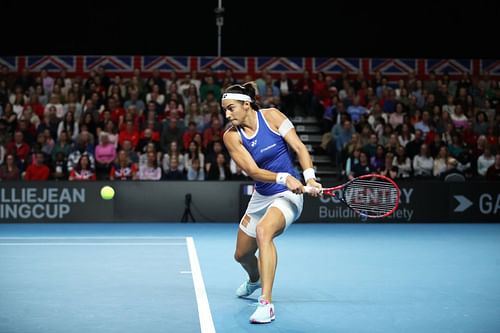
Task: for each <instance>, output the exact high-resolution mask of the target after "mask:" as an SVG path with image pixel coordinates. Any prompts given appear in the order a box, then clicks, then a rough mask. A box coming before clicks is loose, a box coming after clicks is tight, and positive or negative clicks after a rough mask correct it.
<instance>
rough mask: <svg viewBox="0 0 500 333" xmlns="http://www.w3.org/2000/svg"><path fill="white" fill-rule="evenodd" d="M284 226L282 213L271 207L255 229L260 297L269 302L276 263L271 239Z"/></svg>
mask: <svg viewBox="0 0 500 333" xmlns="http://www.w3.org/2000/svg"><path fill="white" fill-rule="evenodd" d="M285 226H286V220H285V216H284V215H283V213H282V211H281V210H280V209H279V208H277V207H272V206H271V207H269V209H268V210H267V212H266V214H265V215H264V216H263V217H262V219H261V221H260V222H259V224H258V225H257V228H256V234H257V245H258V248H259V271H260V279H261V284H262V296H263V297H264V298H265V299H266V300H267V301H269V302H271V300H272V288H273V283H274V277H275V274H276V265H277V263H278V255H277V251H276V247H275V246H274V242H273V238H274V237H276V236H278V235H279V234H281V233H282V232H283V231H284V230H285Z"/></svg>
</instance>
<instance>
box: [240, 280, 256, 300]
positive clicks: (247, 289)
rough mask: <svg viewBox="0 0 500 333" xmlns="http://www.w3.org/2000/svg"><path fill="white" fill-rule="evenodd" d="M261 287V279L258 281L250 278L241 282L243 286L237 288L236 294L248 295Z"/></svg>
mask: <svg viewBox="0 0 500 333" xmlns="http://www.w3.org/2000/svg"><path fill="white" fill-rule="evenodd" d="M259 288H261V285H260V280H258V281H257V282H250V279H248V280H246V281H245V282H243V283H242V284H241V286H239V287H238V289H236V296H238V297H246V296H250V295H252V294H253V292H254V291H256V290H257V289H259Z"/></svg>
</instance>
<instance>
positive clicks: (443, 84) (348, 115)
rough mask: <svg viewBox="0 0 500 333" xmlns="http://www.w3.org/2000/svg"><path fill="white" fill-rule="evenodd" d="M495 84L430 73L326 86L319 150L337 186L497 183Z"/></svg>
mask: <svg viewBox="0 0 500 333" xmlns="http://www.w3.org/2000/svg"><path fill="white" fill-rule="evenodd" d="M499 84H500V81H499V80H498V79H492V78H490V77H489V75H484V76H481V77H477V76H470V75H467V74H464V75H463V76H462V77H461V78H460V79H457V80H452V79H450V77H449V75H447V74H444V75H441V76H438V75H436V74H435V73H433V72H431V73H430V74H429V76H428V77H427V78H425V79H420V78H417V77H416V76H415V74H414V73H409V75H408V77H407V79H405V80H399V82H392V83H391V82H388V80H387V78H386V77H384V76H383V75H382V74H381V73H376V74H375V76H374V77H373V78H371V79H370V80H367V79H365V77H364V76H363V74H362V73H360V74H358V75H357V77H355V78H350V77H349V76H348V73H345V74H344V75H341V76H340V77H339V78H337V79H336V80H334V81H331V82H330V83H329V84H328V85H327V86H328V89H329V91H330V95H329V97H328V98H325V99H324V100H319V102H318V103H317V104H319V105H320V106H322V107H320V108H319V110H320V111H322V116H321V117H322V124H323V127H322V131H323V140H322V145H321V147H322V149H324V150H325V151H326V152H328V153H329V154H330V155H331V156H332V159H333V161H334V163H336V164H337V165H338V166H339V169H340V175H341V177H343V178H344V179H352V178H353V177H357V176H360V175H363V174H367V173H372V172H376V173H381V174H383V175H386V176H389V177H391V178H395V179H396V178H397V179H410V178H413V179H443V180H450V181H451V180H453V181H457V180H461V181H465V180H468V179H491V180H499V179H500V85H499Z"/></svg>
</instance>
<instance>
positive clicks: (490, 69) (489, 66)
mask: <svg viewBox="0 0 500 333" xmlns="http://www.w3.org/2000/svg"><path fill="white" fill-rule="evenodd" d="M479 67H480V68H481V73H488V74H490V75H491V76H500V60H490V59H483V60H481V62H480V65H479Z"/></svg>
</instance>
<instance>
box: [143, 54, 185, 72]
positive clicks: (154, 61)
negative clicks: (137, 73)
mask: <svg viewBox="0 0 500 333" xmlns="http://www.w3.org/2000/svg"><path fill="white" fill-rule="evenodd" d="M141 58H142V64H141V69H142V71H144V72H151V71H153V70H155V69H158V70H159V71H160V72H181V73H187V72H190V71H191V67H190V64H189V62H190V58H191V57H166V56H144V57H141Z"/></svg>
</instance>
